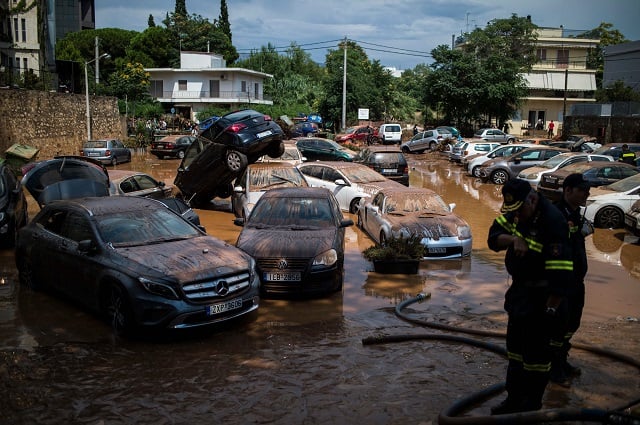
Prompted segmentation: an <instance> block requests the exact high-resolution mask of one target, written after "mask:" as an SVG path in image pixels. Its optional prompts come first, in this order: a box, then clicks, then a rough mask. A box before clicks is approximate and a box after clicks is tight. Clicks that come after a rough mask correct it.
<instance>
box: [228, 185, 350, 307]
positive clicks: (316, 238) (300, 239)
mask: <svg viewBox="0 0 640 425" xmlns="http://www.w3.org/2000/svg"><path fill="white" fill-rule="evenodd" d="M234 223H235V224H236V225H240V226H243V228H242V231H241V232H240V235H239V236H238V240H237V242H236V246H237V247H238V248H240V249H242V250H243V251H245V252H246V253H247V254H249V255H251V256H252V257H253V258H255V259H256V262H257V267H258V273H259V276H260V279H261V281H262V286H261V288H262V292H263V294H273V295H311V294H325V293H329V292H334V291H339V290H341V289H342V284H343V278H344V243H345V239H344V235H345V228H346V227H348V226H352V225H353V220H351V219H345V218H344V217H343V215H342V212H341V211H340V207H339V206H338V202H337V201H336V199H335V198H334V196H333V195H332V194H331V192H330V191H329V190H327V189H324V188H318V187H301V188H278V189H273V190H270V191H268V192H266V193H265V194H264V195H263V196H262V197H261V198H260V200H259V201H258V202H257V203H256V206H255V208H254V210H253V213H252V214H251V216H250V217H249V218H248V220H245V219H243V218H236V219H235V221H234Z"/></svg>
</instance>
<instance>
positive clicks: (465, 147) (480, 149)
mask: <svg viewBox="0 0 640 425" xmlns="http://www.w3.org/2000/svg"><path fill="white" fill-rule="evenodd" d="M501 145H502V144H501V143H499V142H490V141H484V140H481V141H478V140H469V141H462V142H461V143H457V144H456V145H454V146H453V149H452V150H451V154H450V155H449V160H450V161H453V162H457V163H459V164H462V163H463V161H464V160H465V158H467V157H468V156H469V155H474V154H477V153H489V152H491V151H492V150H494V149H495V148H497V147H499V146H501Z"/></svg>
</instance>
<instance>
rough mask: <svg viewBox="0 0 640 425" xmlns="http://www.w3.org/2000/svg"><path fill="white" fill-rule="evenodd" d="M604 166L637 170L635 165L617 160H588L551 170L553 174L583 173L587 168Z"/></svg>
mask: <svg viewBox="0 0 640 425" xmlns="http://www.w3.org/2000/svg"><path fill="white" fill-rule="evenodd" d="M605 167H623V168H631V169H634V170H637V169H638V167H636V166H635V165H631V164H627V163H625V162H619V161H589V162H578V163H575V164H570V165H567V166H566V167H563V168H560V169H558V170H556V171H554V172H553V174H570V173H574V172H580V173H583V172H585V171H587V170H591V169H594V168H605Z"/></svg>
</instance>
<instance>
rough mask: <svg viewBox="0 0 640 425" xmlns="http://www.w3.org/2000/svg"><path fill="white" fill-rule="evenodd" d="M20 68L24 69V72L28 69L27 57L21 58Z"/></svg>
mask: <svg viewBox="0 0 640 425" xmlns="http://www.w3.org/2000/svg"><path fill="white" fill-rule="evenodd" d="M22 68H23V69H24V70H25V72H26V71H27V70H28V69H29V66H28V64H27V58H22Z"/></svg>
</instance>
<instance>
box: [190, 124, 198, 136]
mask: <svg viewBox="0 0 640 425" xmlns="http://www.w3.org/2000/svg"><path fill="white" fill-rule="evenodd" d="M191 135H192V136H197V135H198V124H196V123H193V125H192V127H191Z"/></svg>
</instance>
